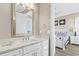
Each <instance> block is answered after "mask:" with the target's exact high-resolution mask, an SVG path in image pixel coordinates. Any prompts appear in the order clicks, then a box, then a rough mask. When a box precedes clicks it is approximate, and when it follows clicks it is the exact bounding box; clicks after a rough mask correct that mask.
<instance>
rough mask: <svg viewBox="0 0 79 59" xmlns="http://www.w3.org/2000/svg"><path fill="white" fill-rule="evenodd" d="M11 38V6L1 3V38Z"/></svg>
mask: <svg viewBox="0 0 79 59" xmlns="http://www.w3.org/2000/svg"><path fill="white" fill-rule="evenodd" d="M6 37H11V4H9V3H0V38H6Z"/></svg>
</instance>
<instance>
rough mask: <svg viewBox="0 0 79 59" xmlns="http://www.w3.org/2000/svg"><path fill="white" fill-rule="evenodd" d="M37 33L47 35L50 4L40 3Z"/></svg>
mask: <svg viewBox="0 0 79 59" xmlns="http://www.w3.org/2000/svg"><path fill="white" fill-rule="evenodd" d="M39 22H40V23H39V25H40V26H39V29H40V30H39V31H40V32H41V33H40V34H44V35H46V34H47V31H48V30H50V4H49V3H41V4H40V9H39Z"/></svg>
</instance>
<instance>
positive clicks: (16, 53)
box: [0, 49, 22, 56]
mask: <svg viewBox="0 0 79 59" xmlns="http://www.w3.org/2000/svg"><path fill="white" fill-rule="evenodd" d="M21 55H22V49H18V50H14V51H10V52H7V53H4V54H1V55H0V56H21Z"/></svg>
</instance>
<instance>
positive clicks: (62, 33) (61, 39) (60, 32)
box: [55, 29, 69, 50]
mask: <svg viewBox="0 0 79 59" xmlns="http://www.w3.org/2000/svg"><path fill="white" fill-rule="evenodd" d="M55 38H56V47H59V48H62V49H63V50H65V47H66V45H67V44H68V42H69V32H68V31H67V29H56V30H55Z"/></svg>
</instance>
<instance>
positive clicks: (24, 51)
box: [23, 43, 41, 54]
mask: <svg viewBox="0 0 79 59" xmlns="http://www.w3.org/2000/svg"><path fill="white" fill-rule="evenodd" d="M37 48H41V43H37V44H34V45H31V46H28V47H27V46H26V47H24V48H23V54H26V53H28V52H30V51H33V50H36V49H37Z"/></svg>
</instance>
